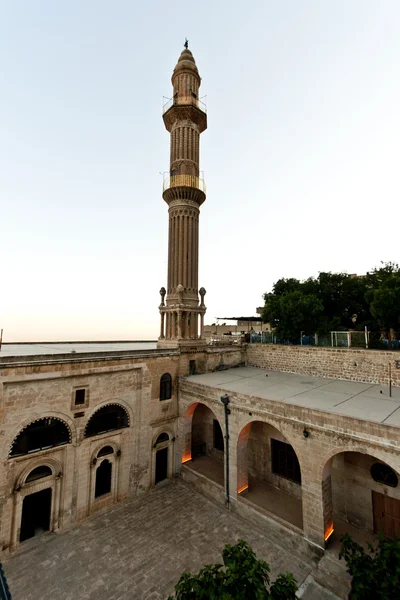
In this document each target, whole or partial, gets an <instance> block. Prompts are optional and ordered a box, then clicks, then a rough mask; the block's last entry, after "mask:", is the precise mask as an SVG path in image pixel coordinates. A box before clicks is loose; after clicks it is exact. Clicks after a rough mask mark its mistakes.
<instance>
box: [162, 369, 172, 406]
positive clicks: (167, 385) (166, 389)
mask: <svg viewBox="0 0 400 600" xmlns="http://www.w3.org/2000/svg"><path fill="white" fill-rule="evenodd" d="M170 398H172V377H171V375H170V374H169V373H164V375H161V378H160V400H170Z"/></svg>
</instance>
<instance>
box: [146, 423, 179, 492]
mask: <svg viewBox="0 0 400 600" xmlns="http://www.w3.org/2000/svg"><path fill="white" fill-rule="evenodd" d="M160 451H162V452H161V454H160V455H158V453H159V452H160ZM175 458H176V457H175V434H174V431H173V429H172V428H171V427H168V426H167V427H165V426H163V427H159V428H158V429H157V430H156V431H155V432H154V435H153V439H152V442H151V484H152V485H156V484H157V483H159V482H160V481H164V480H165V479H170V478H171V477H173V475H174V473H175ZM160 462H162V465H160ZM160 469H161V471H162V473H163V477H161V478H160Z"/></svg>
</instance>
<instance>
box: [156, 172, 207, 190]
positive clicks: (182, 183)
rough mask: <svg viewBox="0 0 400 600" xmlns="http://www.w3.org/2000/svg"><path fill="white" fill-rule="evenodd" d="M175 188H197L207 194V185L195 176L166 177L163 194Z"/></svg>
mask: <svg viewBox="0 0 400 600" xmlns="http://www.w3.org/2000/svg"><path fill="white" fill-rule="evenodd" d="M175 187H187V188H196V189H197V190H200V191H201V192H203V193H204V194H205V193H206V183H205V181H204V179H200V178H199V177H196V176H195V175H172V176H171V177H166V178H165V179H164V183H163V192H165V191H166V190H169V189H170V188H175Z"/></svg>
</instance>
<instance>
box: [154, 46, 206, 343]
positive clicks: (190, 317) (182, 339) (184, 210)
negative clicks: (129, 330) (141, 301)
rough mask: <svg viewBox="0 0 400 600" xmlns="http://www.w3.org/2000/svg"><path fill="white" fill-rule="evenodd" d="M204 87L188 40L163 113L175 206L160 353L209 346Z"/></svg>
mask: <svg viewBox="0 0 400 600" xmlns="http://www.w3.org/2000/svg"><path fill="white" fill-rule="evenodd" d="M200 83H201V78H200V75H199V72H198V70H197V66H196V63H195V60H194V58H193V55H192V53H191V52H190V50H189V49H188V42H187V41H186V42H185V49H184V50H183V52H182V54H181V55H180V57H179V59H178V62H177V65H176V67H175V69H174V72H173V74H172V85H173V97H172V98H171V100H169V102H167V104H165V106H164V109H163V119H164V123H165V127H166V128H167V130H168V131H169V133H170V136H171V154H170V170H169V176H168V177H167V178H166V179H165V180H164V187H163V198H164V200H165V202H166V203H167V204H168V207H169V208H168V213H169V233H168V285H167V290H165V288H161V290H160V295H161V304H160V307H159V308H160V314H161V328H160V337H159V341H158V347H160V348H166V347H174V346H175V347H176V346H191V345H200V344H205V343H206V341H205V339H204V337H203V329H204V313H205V312H206V307H205V305H204V296H205V294H206V290H205V289H204V288H200V290H199V289H198V264H199V214H200V210H199V209H200V206H201V204H203V202H204V201H205V199H206V193H205V192H206V186H205V183H204V180H203V179H200V177H199V175H200V172H199V161H200V158H199V154H200V134H201V133H202V132H203V131H204V130H205V129H206V128H207V114H206V107H205V105H204V104H203V103H202V102H200V100H199V87H200ZM199 294H200V302H199ZM165 295H166V296H167V297H166V301H165V300H164V298H165ZM199 320H200V323H199Z"/></svg>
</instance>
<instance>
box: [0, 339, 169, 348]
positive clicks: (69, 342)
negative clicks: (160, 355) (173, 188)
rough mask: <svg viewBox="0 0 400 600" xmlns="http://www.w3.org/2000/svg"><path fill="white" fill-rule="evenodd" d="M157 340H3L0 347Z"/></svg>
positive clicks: (155, 340) (152, 340) (148, 341)
mask: <svg viewBox="0 0 400 600" xmlns="http://www.w3.org/2000/svg"><path fill="white" fill-rule="evenodd" d="M157 341H158V338H152V339H140V340H132V339H129V340H125V339H118V340H114V339H108V340H104V339H103V340H96V339H90V340H88V339H87V340H63V339H58V340H24V341H19V342H15V341H12V342H5V341H4V340H3V341H2V343H1V345H2V346H5V345H16V346H17V345H22V344H91V343H93V342H94V343H96V344H125V343H127V344H128V343H132V344H133V343H137V342H143V343H150V342H157Z"/></svg>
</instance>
